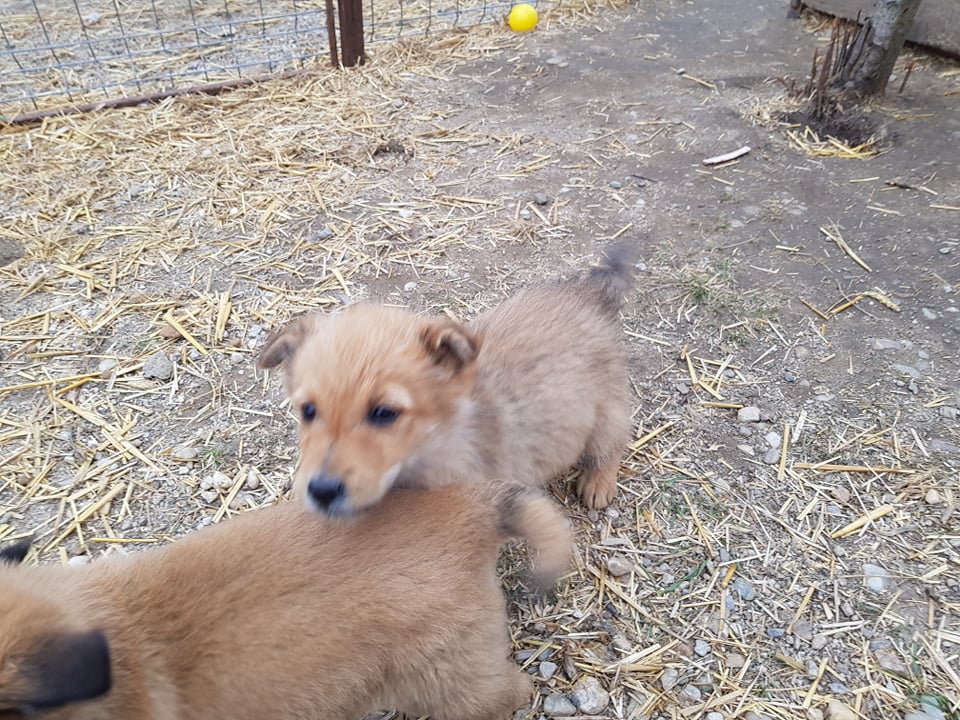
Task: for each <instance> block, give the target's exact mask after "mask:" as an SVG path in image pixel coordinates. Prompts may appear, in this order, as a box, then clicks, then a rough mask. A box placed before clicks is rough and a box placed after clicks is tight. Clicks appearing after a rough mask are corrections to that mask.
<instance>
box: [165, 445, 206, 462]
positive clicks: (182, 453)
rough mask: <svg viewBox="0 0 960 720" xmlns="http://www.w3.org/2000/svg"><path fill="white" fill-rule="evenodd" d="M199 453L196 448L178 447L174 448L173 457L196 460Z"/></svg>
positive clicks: (175, 458)
mask: <svg viewBox="0 0 960 720" xmlns="http://www.w3.org/2000/svg"><path fill="white" fill-rule="evenodd" d="M199 454H200V453H198V452H197V449H196V448H192V447H176V448H174V449H173V452H172V453H171V457H173V459H174V460H196V459H197V455H199Z"/></svg>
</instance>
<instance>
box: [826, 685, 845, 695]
mask: <svg viewBox="0 0 960 720" xmlns="http://www.w3.org/2000/svg"><path fill="white" fill-rule="evenodd" d="M827 690H829V691H830V692H832V693H833V694H834V695H843V694H844V693H848V692H850V689H849V688H848V687H847V686H846V685H844V684H843V683H841V682H832V683H830V684H829V685H827Z"/></svg>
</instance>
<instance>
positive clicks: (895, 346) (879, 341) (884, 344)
mask: <svg viewBox="0 0 960 720" xmlns="http://www.w3.org/2000/svg"><path fill="white" fill-rule="evenodd" d="M870 349H871V350H902V349H903V345H901V344H900V343H899V342H897V341H896V340H891V339H890V338H873V339H872V340H871V341H870Z"/></svg>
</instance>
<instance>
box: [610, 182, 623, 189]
mask: <svg viewBox="0 0 960 720" xmlns="http://www.w3.org/2000/svg"><path fill="white" fill-rule="evenodd" d="M610 187H612V188H613V189H614V190H619V189H620V188H622V187H623V183H622V182H618V181H617V180H614V181H613V182H611V183H610Z"/></svg>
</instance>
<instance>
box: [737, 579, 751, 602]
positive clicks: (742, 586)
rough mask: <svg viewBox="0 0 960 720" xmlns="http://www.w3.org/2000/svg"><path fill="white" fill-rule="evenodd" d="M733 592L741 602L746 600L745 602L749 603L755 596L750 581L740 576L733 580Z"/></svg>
mask: <svg viewBox="0 0 960 720" xmlns="http://www.w3.org/2000/svg"><path fill="white" fill-rule="evenodd" d="M733 590H734V592H735V593H737V595H739V596H740V599H741V600H746V601H747V602H750V601H751V600H753V599H754V598H755V597H756V596H757V593H756V592H754V589H753V585H751V584H750V581H749V580H747V579H746V578H742V577H740V576H737V577H735V578H734V579H733Z"/></svg>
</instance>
